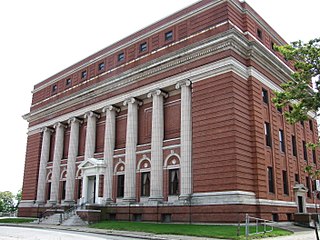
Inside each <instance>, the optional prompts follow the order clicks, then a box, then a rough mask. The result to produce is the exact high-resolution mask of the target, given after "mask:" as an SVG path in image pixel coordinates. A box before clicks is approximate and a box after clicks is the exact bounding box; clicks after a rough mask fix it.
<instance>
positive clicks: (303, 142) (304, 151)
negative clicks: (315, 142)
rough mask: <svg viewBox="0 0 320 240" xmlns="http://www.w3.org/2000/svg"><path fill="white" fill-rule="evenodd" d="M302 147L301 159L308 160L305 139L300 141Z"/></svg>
mask: <svg viewBox="0 0 320 240" xmlns="http://www.w3.org/2000/svg"><path fill="white" fill-rule="evenodd" d="M302 148H303V159H304V160H305V161H308V152H307V145H306V141H302Z"/></svg>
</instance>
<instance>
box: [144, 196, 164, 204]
mask: <svg viewBox="0 0 320 240" xmlns="http://www.w3.org/2000/svg"><path fill="white" fill-rule="evenodd" d="M148 202H149V203H162V202H163V197H149V199H148Z"/></svg>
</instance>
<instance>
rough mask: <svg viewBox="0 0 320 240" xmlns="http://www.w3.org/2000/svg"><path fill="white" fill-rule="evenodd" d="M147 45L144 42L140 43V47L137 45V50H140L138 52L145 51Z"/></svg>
mask: <svg viewBox="0 0 320 240" xmlns="http://www.w3.org/2000/svg"><path fill="white" fill-rule="evenodd" d="M147 47H148V45H147V43H146V42H144V43H141V44H140V47H139V51H140V52H145V51H147Z"/></svg>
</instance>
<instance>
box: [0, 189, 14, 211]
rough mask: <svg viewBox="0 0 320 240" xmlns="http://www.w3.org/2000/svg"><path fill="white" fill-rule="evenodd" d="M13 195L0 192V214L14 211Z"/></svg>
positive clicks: (7, 192)
mask: <svg viewBox="0 0 320 240" xmlns="http://www.w3.org/2000/svg"><path fill="white" fill-rule="evenodd" d="M13 200H14V195H13V194H12V193H11V192H9V191H5V192H0V212H13V211H14V210H15V205H14V201H13Z"/></svg>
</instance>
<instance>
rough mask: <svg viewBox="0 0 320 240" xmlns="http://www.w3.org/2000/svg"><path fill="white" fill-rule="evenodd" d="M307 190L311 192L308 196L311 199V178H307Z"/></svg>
mask: <svg viewBox="0 0 320 240" xmlns="http://www.w3.org/2000/svg"><path fill="white" fill-rule="evenodd" d="M306 188H307V189H308V190H309V191H308V192H307V196H308V197H309V198H310V197H311V190H312V189H311V188H310V178H309V177H306Z"/></svg>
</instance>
